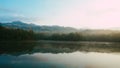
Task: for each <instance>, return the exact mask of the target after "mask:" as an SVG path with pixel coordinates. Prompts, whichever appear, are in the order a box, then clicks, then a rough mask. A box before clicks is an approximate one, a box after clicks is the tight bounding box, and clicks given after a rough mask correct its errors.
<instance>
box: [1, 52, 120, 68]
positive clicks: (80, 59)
mask: <svg viewBox="0 0 120 68" xmlns="http://www.w3.org/2000/svg"><path fill="white" fill-rule="evenodd" d="M119 63H120V55H119V54H110V53H109V54H107V53H95V52H90V53H83V52H74V53H59V54H51V53H34V54H24V55H20V56H11V55H1V56H0V68H1V67H2V66H3V67H6V68H7V67H9V68H10V67H11V68H27V67H28V68H90V67H91V68H120V64H119Z"/></svg>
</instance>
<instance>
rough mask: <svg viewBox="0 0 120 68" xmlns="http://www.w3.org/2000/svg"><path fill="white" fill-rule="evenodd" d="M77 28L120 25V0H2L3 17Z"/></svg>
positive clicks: (1, 12)
mask: <svg viewBox="0 0 120 68" xmlns="http://www.w3.org/2000/svg"><path fill="white" fill-rule="evenodd" d="M15 20H21V21H24V22H27V23H35V24H39V25H60V26H70V27H75V28H111V27H120V0H0V21H1V22H8V21H15Z"/></svg>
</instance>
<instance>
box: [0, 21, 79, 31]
mask: <svg viewBox="0 0 120 68" xmlns="http://www.w3.org/2000/svg"><path fill="white" fill-rule="evenodd" d="M1 25H2V26H4V27H7V28H15V29H17V28H19V29H24V30H33V31H34V32H51V33H71V32H77V31H78V30H77V29H75V28H72V27H61V26H40V25H35V24H27V23H24V22H21V21H13V22H9V23H1Z"/></svg>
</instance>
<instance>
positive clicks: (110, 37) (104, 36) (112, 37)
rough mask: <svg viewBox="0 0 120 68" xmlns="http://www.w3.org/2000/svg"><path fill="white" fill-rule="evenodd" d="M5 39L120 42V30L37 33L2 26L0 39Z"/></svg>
mask: <svg viewBox="0 0 120 68" xmlns="http://www.w3.org/2000/svg"><path fill="white" fill-rule="evenodd" d="M5 40H55V41H101V42H120V32H119V31H114V32H109V33H106V32H103V33H93V34H92V33H89V32H88V33H84V32H74V33H67V34H64V33H54V34H53V33H52V34H51V33H44V32H41V33H35V32H33V31H32V30H22V29H12V28H6V27H2V26H0V41H5Z"/></svg>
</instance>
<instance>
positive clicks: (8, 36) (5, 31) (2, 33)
mask: <svg viewBox="0 0 120 68" xmlns="http://www.w3.org/2000/svg"><path fill="white" fill-rule="evenodd" d="M0 40H1V41H3V40H10V41H12V40H34V33H33V31H25V30H22V29H10V28H5V27H2V26H0Z"/></svg>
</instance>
